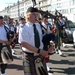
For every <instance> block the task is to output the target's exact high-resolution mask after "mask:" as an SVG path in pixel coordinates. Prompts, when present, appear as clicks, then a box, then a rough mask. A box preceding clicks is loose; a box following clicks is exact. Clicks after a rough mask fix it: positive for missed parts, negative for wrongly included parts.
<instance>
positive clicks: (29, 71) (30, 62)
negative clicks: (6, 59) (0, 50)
mask: <svg viewBox="0 0 75 75" xmlns="http://www.w3.org/2000/svg"><path fill="white" fill-rule="evenodd" d="M36 58H41V60H42V62H43V65H44V67H45V69H46V71H47V68H46V62H45V58H44V57H42V56H41V55H38V56H33V55H28V54H26V53H24V56H23V68H24V75H37V73H36V69H35V63H34V62H35V59H36Z"/></svg>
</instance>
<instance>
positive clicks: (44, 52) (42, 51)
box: [40, 50, 48, 57]
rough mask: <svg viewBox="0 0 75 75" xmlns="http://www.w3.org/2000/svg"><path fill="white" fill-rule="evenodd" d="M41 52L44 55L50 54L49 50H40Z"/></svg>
mask: <svg viewBox="0 0 75 75" xmlns="http://www.w3.org/2000/svg"><path fill="white" fill-rule="evenodd" d="M40 54H41V55H42V56H44V57H46V56H48V51H45V50H40Z"/></svg>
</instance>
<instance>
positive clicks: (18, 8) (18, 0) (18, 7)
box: [18, 0, 20, 21]
mask: <svg viewBox="0 0 75 75" xmlns="http://www.w3.org/2000/svg"><path fill="white" fill-rule="evenodd" d="M19 18H20V10H19V0H18V21H19Z"/></svg>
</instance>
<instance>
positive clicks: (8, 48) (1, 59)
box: [0, 45, 13, 64]
mask: <svg viewBox="0 0 75 75" xmlns="http://www.w3.org/2000/svg"><path fill="white" fill-rule="evenodd" d="M5 47H6V48H7V50H8V52H9V53H10V55H11V61H9V59H7V62H4V61H3V58H2V55H1V54H2V53H1V51H2V50H1V49H2V48H1V49H0V64H7V63H10V62H12V61H13V56H12V52H11V48H10V46H9V45H6V46H5ZM4 59H5V58H4Z"/></svg>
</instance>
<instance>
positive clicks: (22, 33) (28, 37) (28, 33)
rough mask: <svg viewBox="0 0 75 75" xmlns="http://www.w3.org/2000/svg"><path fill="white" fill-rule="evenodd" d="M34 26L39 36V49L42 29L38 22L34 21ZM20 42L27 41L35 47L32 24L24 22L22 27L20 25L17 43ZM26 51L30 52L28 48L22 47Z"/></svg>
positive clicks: (41, 44) (41, 47)
mask: <svg viewBox="0 0 75 75" xmlns="http://www.w3.org/2000/svg"><path fill="white" fill-rule="evenodd" d="M35 24H36V28H37V30H38V32H39V37H40V47H39V48H40V49H43V43H42V30H41V26H40V24H39V23H35ZM21 42H27V43H29V44H30V45H32V46H34V47H35V41H34V30H33V24H32V23H26V24H25V26H24V27H21V28H20V30H19V43H21ZM22 49H23V50H24V51H26V52H31V53H33V52H32V51H31V50H28V49H26V48H24V47H23V48H22Z"/></svg>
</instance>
